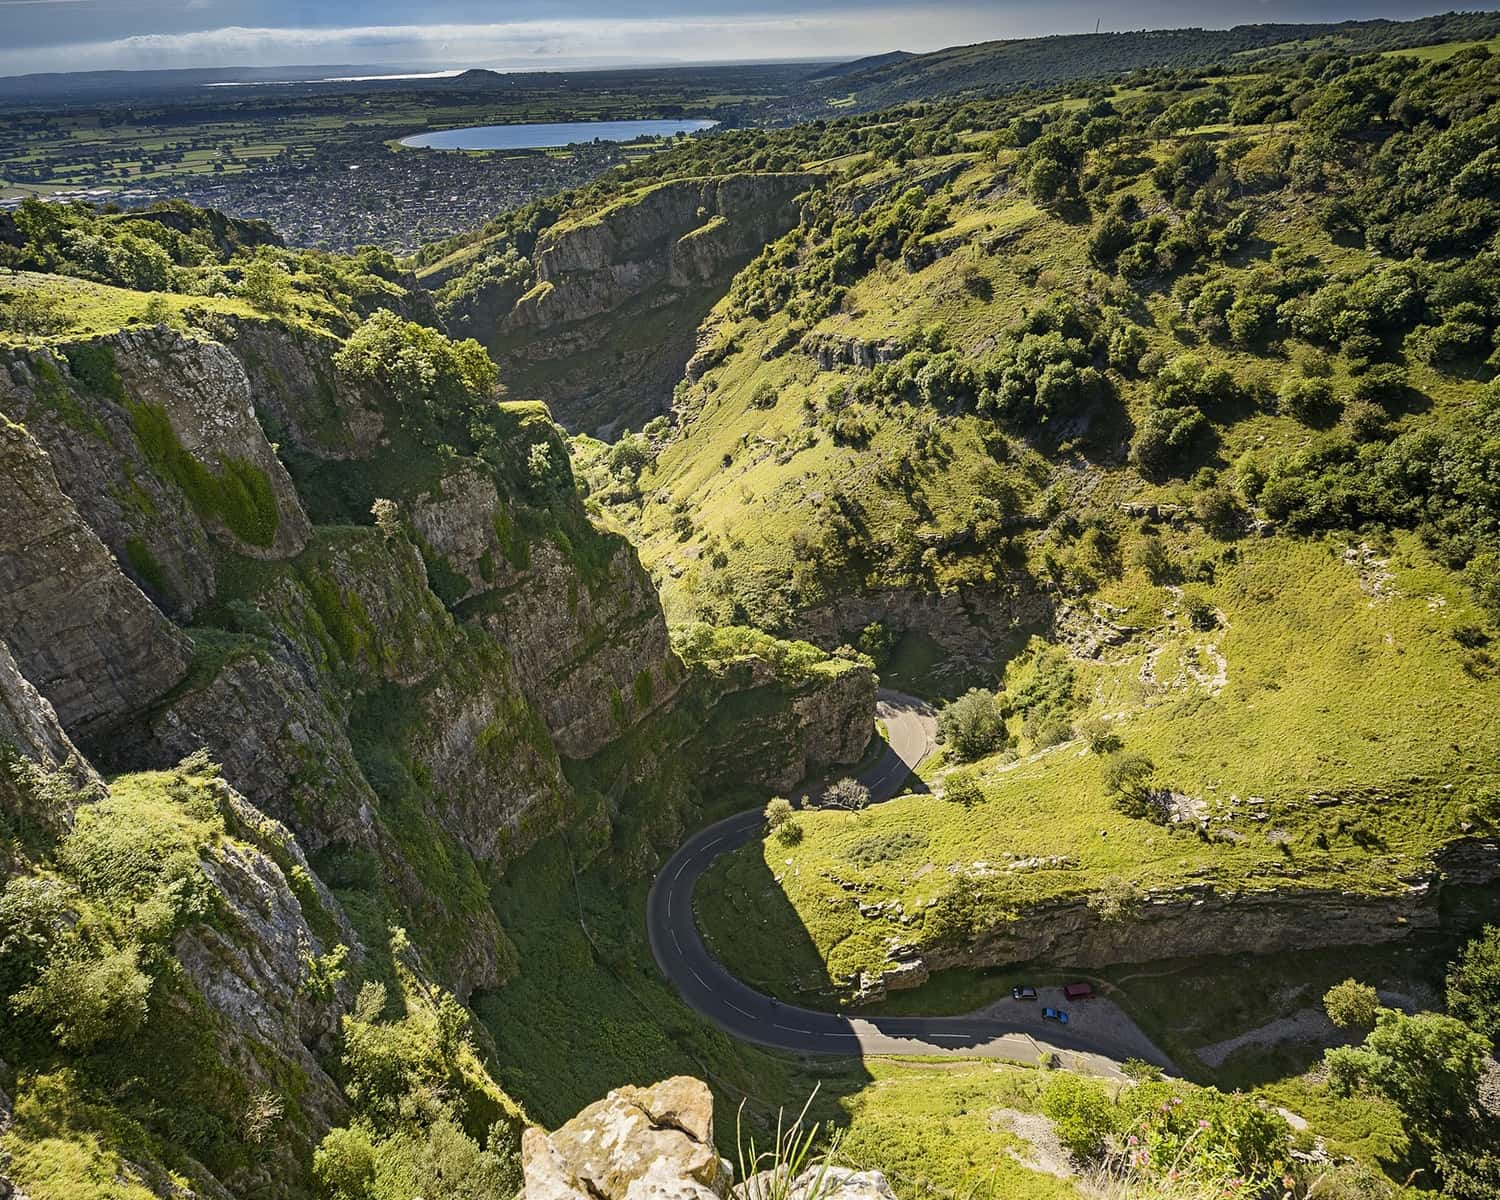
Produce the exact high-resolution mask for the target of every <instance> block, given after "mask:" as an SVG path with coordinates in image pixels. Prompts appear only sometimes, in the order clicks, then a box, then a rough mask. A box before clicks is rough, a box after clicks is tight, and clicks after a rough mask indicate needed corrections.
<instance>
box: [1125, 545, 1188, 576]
mask: <svg viewBox="0 0 1500 1200" xmlns="http://www.w3.org/2000/svg"><path fill="white" fill-rule="evenodd" d="M1130 562H1131V565H1132V566H1135V567H1139V568H1140V569H1141V570H1142V571H1144V572H1145V573H1146V578H1148V579H1150V580H1151V582H1152V583H1157V584H1161V583H1171V582H1172V580H1174V579H1175V578H1177V563H1176V561H1175V560H1174V559H1173V558H1172V552H1171V551H1170V550H1168V549H1167V544H1166V543H1165V542H1164V541H1162V540H1161V538H1159V537H1158V536H1157V535H1156V534H1154V533H1148V534H1147V535H1146V536H1145V537H1143V538H1142V539H1141V540H1140V541H1139V542H1137V543H1136V544H1135V549H1134V550H1132V551H1131V554H1130Z"/></svg>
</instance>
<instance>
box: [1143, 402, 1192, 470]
mask: <svg viewBox="0 0 1500 1200" xmlns="http://www.w3.org/2000/svg"><path fill="white" fill-rule="evenodd" d="M1207 431H1208V419H1207V418H1206V417H1204V415H1203V414H1202V413H1201V412H1199V411H1198V410H1197V409H1195V408H1153V409H1151V410H1150V411H1149V412H1147V413H1146V415H1145V416H1144V417H1143V418H1142V419H1141V423H1140V424H1139V425H1137V426H1136V430H1135V435H1134V436H1133V437H1132V438H1131V439H1130V463H1131V465H1132V466H1133V467H1135V468H1136V469H1137V470H1138V471H1140V472H1141V474H1143V475H1146V476H1148V477H1152V478H1158V477H1160V476H1163V475H1166V474H1169V473H1170V471H1171V468H1172V467H1174V466H1175V465H1177V464H1178V463H1179V462H1180V461H1181V459H1182V458H1183V457H1184V456H1185V455H1186V453H1187V451H1188V449H1189V448H1190V447H1191V446H1192V444H1193V443H1194V442H1195V441H1197V440H1198V438H1199V436H1200V435H1202V434H1204V433H1206V432H1207Z"/></svg>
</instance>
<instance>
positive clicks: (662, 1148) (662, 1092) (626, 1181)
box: [521, 1075, 895, 1200]
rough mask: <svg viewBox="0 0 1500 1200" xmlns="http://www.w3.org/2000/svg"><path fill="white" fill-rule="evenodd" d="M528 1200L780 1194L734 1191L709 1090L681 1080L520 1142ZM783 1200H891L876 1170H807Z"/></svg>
mask: <svg viewBox="0 0 1500 1200" xmlns="http://www.w3.org/2000/svg"><path fill="white" fill-rule="evenodd" d="M521 1155H522V1165H523V1168H524V1170H525V1174H526V1192H525V1195H526V1200H761V1198H762V1197H768V1196H770V1195H773V1194H775V1193H777V1192H779V1191H780V1188H779V1187H778V1186H777V1185H778V1183H779V1180H778V1178H777V1174H776V1172H775V1171H772V1170H768V1171H762V1172H759V1173H758V1174H755V1175H752V1176H750V1178H749V1179H747V1180H745V1181H744V1182H743V1183H740V1184H738V1185H734V1186H731V1177H732V1168H731V1167H730V1165H729V1163H728V1161H727V1160H725V1159H724V1158H723V1157H721V1156H720V1154H719V1152H718V1150H717V1149H716V1148H715V1144H714V1100H713V1095H712V1094H711V1093H710V1092H709V1090H708V1086H707V1085H706V1084H704V1083H702V1082H700V1081H699V1080H697V1079H693V1078H691V1077H689V1076H686V1075H677V1076H674V1077H673V1078H671V1079H665V1080H663V1081H662V1082H661V1083H658V1084H655V1085H653V1086H651V1087H648V1088H638V1087H623V1088H617V1089H616V1090H615V1091H612V1092H610V1093H609V1095H607V1096H606V1097H604V1099H603V1100H597V1101H595V1102H594V1103H593V1104H590V1105H589V1106H588V1107H587V1108H586V1109H584V1110H583V1111H582V1112H581V1113H579V1114H578V1115H577V1116H576V1117H574V1118H573V1119H572V1120H571V1121H569V1122H568V1123H567V1124H566V1125H564V1126H562V1128H560V1129H558V1130H557V1131H556V1132H555V1133H552V1134H547V1133H544V1132H543V1131H542V1130H541V1129H537V1128H532V1129H528V1130H527V1131H526V1135H525V1137H524V1138H523V1139H522V1142H521ZM785 1196H786V1200H895V1194H894V1193H893V1192H892V1191H891V1188H890V1185H889V1184H888V1183H887V1182H886V1180H885V1176H884V1175H882V1174H881V1173H880V1172H879V1171H853V1170H849V1169H847V1168H844V1167H832V1166H828V1167H822V1166H813V1167H810V1168H808V1169H807V1170H806V1171H804V1172H803V1173H802V1174H801V1175H799V1176H798V1177H797V1178H796V1179H795V1180H794V1181H793V1182H792V1184H791V1187H790V1189H789V1190H787V1191H786V1192H785Z"/></svg>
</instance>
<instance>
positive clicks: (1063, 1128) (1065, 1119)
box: [1042, 1071, 1116, 1162]
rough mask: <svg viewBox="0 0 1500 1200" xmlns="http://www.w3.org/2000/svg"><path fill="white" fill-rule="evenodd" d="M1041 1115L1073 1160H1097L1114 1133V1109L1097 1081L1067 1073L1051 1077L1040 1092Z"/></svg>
mask: <svg viewBox="0 0 1500 1200" xmlns="http://www.w3.org/2000/svg"><path fill="white" fill-rule="evenodd" d="M1042 1112H1043V1113H1045V1114H1046V1115H1047V1118H1048V1120H1050V1121H1051V1122H1052V1127H1053V1129H1054V1131H1055V1132H1056V1133H1057V1140H1058V1141H1060V1142H1061V1143H1062V1144H1063V1147H1064V1149H1066V1150H1067V1152H1068V1153H1069V1154H1071V1155H1072V1156H1073V1157H1074V1158H1076V1159H1078V1160H1079V1161H1080V1162H1087V1161H1089V1160H1091V1159H1095V1158H1098V1157H1099V1156H1100V1155H1102V1154H1103V1153H1104V1148H1105V1145H1106V1144H1107V1142H1108V1141H1109V1139H1110V1137H1111V1136H1112V1135H1113V1134H1114V1132H1115V1115H1116V1113H1115V1107H1114V1105H1113V1104H1111V1103H1110V1099H1109V1094H1108V1093H1107V1092H1106V1091H1105V1090H1104V1085H1103V1084H1102V1083H1100V1082H1099V1081H1098V1080H1097V1079H1090V1078H1089V1077H1087V1076H1085V1075H1076V1074H1074V1073H1073V1072H1071V1071H1068V1072H1064V1073H1061V1074H1057V1075H1053V1076H1052V1077H1051V1078H1050V1079H1048V1080H1047V1085H1046V1087H1045V1088H1044V1089H1043V1090H1042Z"/></svg>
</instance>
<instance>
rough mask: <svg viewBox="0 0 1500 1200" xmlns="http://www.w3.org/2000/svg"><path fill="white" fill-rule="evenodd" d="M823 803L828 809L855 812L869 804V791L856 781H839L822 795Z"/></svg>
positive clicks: (847, 779)
mask: <svg viewBox="0 0 1500 1200" xmlns="http://www.w3.org/2000/svg"><path fill="white" fill-rule="evenodd" d="M823 803H824V804H826V805H827V806H828V807H829V808H846V809H848V810H849V811H850V812H857V811H858V810H859V809H861V808H864V807H865V805H867V804H869V803H870V789H869V788H867V787H865V785H864V784H862V783H860V782H859V780H857V779H849V778H844V779H840V780H839V781H838V782H837V783H835V784H833V785H832V786H830V787H829V788H828V790H827V791H825V792H824V793H823Z"/></svg>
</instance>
